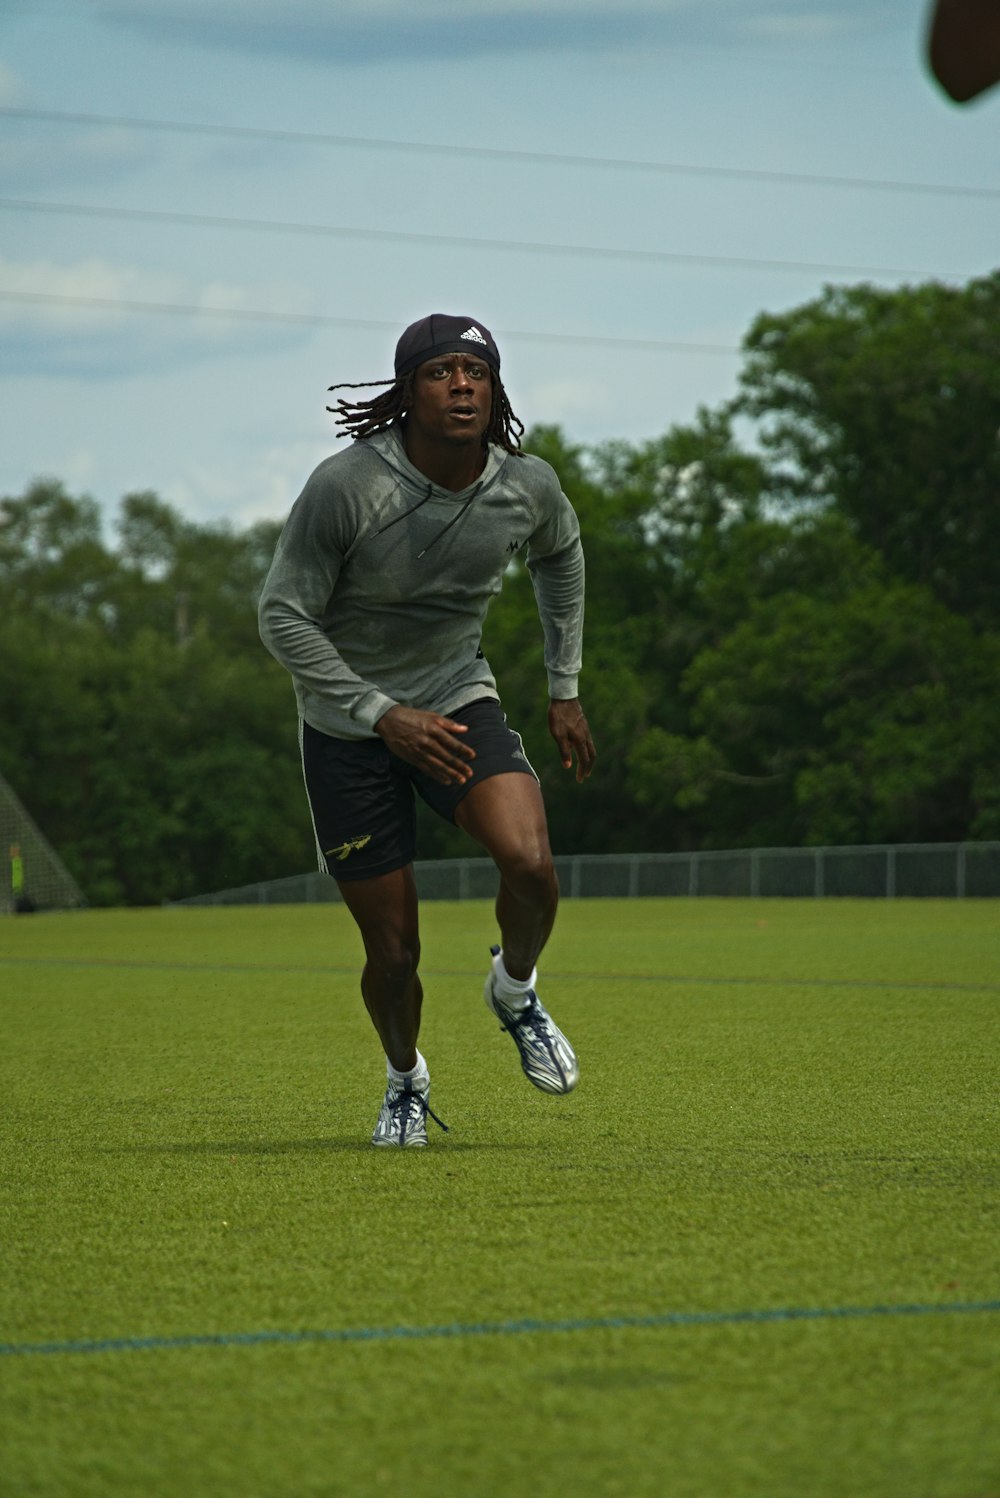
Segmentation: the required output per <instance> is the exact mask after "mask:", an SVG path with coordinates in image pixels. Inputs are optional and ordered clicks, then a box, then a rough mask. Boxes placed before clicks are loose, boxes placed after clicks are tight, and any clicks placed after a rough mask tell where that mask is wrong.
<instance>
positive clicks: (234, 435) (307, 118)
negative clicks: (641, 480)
mask: <svg viewBox="0 0 1000 1498" xmlns="http://www.w3.org/2000/svg"><path fill="white" fill-rule="evenodd" d="M924 26H925V9H924V5H923V4H921V3H914V0H621V3H614V0H491V3H490V4H489V5H486V4H484V3H483V0H462V3H460V0H213V3H212V4H210V5H206V4H205V0H197V3H195V0H0V494H19V493H21V492H23V490H24V488H25V487H26V485H27V484H28V483H29V482H31V480H33V479H34V478H37V477H40V476H53V477H56V478H59V479H61V480H63V481H64V482H65V483H66V485H67V486H68V487H69V489H70V490H71V492H73V493H76V494H81V493H89V494H92V495H93V496H94V497H95V498H96V499H98V500H99V501H100V502H101V503H102V505H103V506H105V507H106V512H107V514H108V515H109V516H111V515H113V514H114V512H115V511H116V510H117V506H118V501H119V500H120V498H121V496H122V495H124V494H126V493H128V492H131V491H134V490H143V489H152V490H155V491H156V492H157V493H158V494H159V495H160V496H161V497H162V498H164V499H166V500H168V501H170V502H171V503H172V504H174V505H175V506H177V507H178V508H179V509H180V510H182V511H183V512H184V513H185V514H187V515H189V516H191V517H192V518H196V519H198V520H200V521H216V520H229V521H231V522H232V523H233V524H234V525H236V526H242V525H244V524H246V523H248V522H250V521H252V520H254V519H257V518H265V517H266V518H281V517H282V516H283V515H284V514H285V512H286V511H287V509H288V507H289V505H290V503H291V501H292V500H293V499H294V497H295V495H296V494H297V493H298V491H299V489H300V488H301V485H302V483H303V481H304V479H305V477H306V475H307V474H308V472H309V471H310V469H311V468H312V467H313V466H314V464H315V463H316V462H317V461H319V459H320V458H322V457H323V456H325V455H326V453H328V452H329V451H331V450H333V449H334V447H335V446H336V438H335V435H334V432H333V430H332V424H331V418H330V417H328V416H327V415H326V413H325V410H324V407H325V403H326V399H327V397H326V389H327V386H328V385H330V384H332V383H334V382H335V381H346V380H357V381H362V380H376V379H379V378H382V377H384V376H386V375H388V374H389V373H390V371H391V365H392V351H393V348H394V345H395V340H396V337H397V336H398V333H399V332H400V331H401V329H402V327H403V326H405V324H406V323H408V322H410V321H412V320H413V319H414V318H415V317H418V316H421V315H422V314H424V313H425V312H428V311H444V312H455V313H458V314H461V315H464V314H466V313H468V314H469V315H470V316H474V317H476V318H478V319H481V320H482V321H484V322H485V323H486V324H487V325H488V326H489V327H490V328H491V329H492V330H493V332H494V333H495V335H496V336H497V338H498V341H499V342H500V345H501V352H502V354H503V359H504V375H505V382H506V384H507V388H508V391H509V393H510V396H511V400H512V403H513V405H514V409H515V410H516V411H517V412H518V414H519V415H520V416H521V417H522V418H523V419H524V420H525V421H526V422H527V423H528V424H529V425H530V424H531V423H533V422H557V423H559V424H561V425H562V427H563V428H564V430H565V431H566V432H567V433H568V434H569V436H570V437H571V438H572V439H573V440H575V441H578V442H581V443H590V442H596V441H603V440H605V439H609V438H615V437H623V438H628V439H630V440H640V439H643V438H646V437H652V436H655V435H657V434H658V433H660V432H663V431H665V430H666V429H667V427H668V426H670V425H671V424H672V423H674V422H683V421H687V420H690V419H691V417H692V416H693V415H694V413H695V411H696V409H697V407H698V406H699V405H700V404H707V405H714V404H717V403H718V402H720V401H722V400H724V399H726V398H727V397H728V396H729V395H730V394H732V393H733V391H734V389H735V380H736V375H737V371H738V368H739V358H738V348H739V344H740V340H741V339H742V337H743V335H744V333H745V332H746V330H747V328H748V326H749V324H750V322H751V321H752V319H753V318H754V316H755V315H756V314H757V313H758V312H760V311H762V310H768V311H779V310H783V309H787V308H790V307H794V306H796V305H798V304H800V303H802V302H804V301H807V300H808V299H810V298H811V297H814V296H816V295H817V294H818V293H819V292H820V290H821V288H822V286H823V285H824V283H830V282H845V281H860V280H871V281H874V282H877V283H878V284H881V285H885V286H898V285H902V284H904V283H906V282H912V281H917V280H924V279H929V278H932V277H934V278H938V279H943V280H954V281H957V282H961V281H964V280H966V279H967V278H969V277H970V276H974V275H979V274H983V273H985V272H987V271H990V270H992V269H994V268H995V267H996V265H997V264H998V263H1000V90H998V91H996V92H995V93H994V94H992V95H988V96H987V97H986V98H985V99H984V100H982V101H980V102H978V103H976V104H974V105H972V106H967V107H965V108H961V109H960V108H957V107H956V106H954V105H952V104H950V103H948V102H947V101H946V100H945V99H944V97H943V96H942V95H941V93H940V92H939V91H938V90H937V89H936V87H935V86H934V85H932V83H931V82H930V80H929V78H928V76H927V72H926V69H925V66H924V63H923V60H922V39H923V32H924Z"/></svg>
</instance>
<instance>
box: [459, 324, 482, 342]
mask: <svg viewBox="0 0 1000 1498" xmlns="http://www.w3.org/2000/svg"><path fill="white" fill-rule="evenodd" d="M462 337H463V339H465V338H467V339H468V340H469V342H470V343H482V344H485V343H486V339H485V338H484V337H483V335H482V333H480V331H479V329H478V328H477V327H476V326H475V324H473V325H472V327H471V328H466V330H465V332H464V333H463V334H462Z"/></svg>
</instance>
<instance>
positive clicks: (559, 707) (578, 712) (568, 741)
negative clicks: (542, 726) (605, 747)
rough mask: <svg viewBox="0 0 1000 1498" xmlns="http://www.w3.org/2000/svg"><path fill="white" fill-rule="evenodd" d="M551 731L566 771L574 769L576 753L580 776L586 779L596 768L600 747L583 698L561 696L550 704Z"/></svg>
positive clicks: (577, 772) (577, 771)
mask: <svg viewBox="0 0 1000 1498" xmlns="http://www.w3.org/2000/svg"><path fill="white" fill-rule="evenodd" d="M549 733H551V735H552V737H553V738H554V739H555V741H556V746H557V747H558V749H559V757H560V758H561V760H562V763H563V769H564V770H571V769H572V768H573V755H574V753H575V754H576V778H577V780H578V781H580V780H586V779H587V777H588V776H589V775H590V772H591V770H592V769H593V768H594V761H595V760H596V758H597V750H596V749H595V748H594V741H593V739H592V738H591V737H590V728H589V727H588V725H587V719H586V716H585V714H584V711H583V708H582V707H581V706H580V699H579V697H570V698H561V699H557V700H555V701H553V702H550V703H549Z"/></svg>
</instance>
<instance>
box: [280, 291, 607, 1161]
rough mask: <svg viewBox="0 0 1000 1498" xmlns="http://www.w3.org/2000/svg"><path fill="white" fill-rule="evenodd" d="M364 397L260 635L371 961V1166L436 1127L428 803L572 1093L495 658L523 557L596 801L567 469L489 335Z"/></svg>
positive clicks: (540, 840)
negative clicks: (427, 936) (375, 1063)
mask: <svg viewBox="0 0 1000 1498" xmlns="http://www.w3.org/2000/svg"><path fill="white" fill-rule="evenodd" d="M371 383H372V384H377V385H380V386H382V387H386V386H388V387H389V388H388V389H386V388H383V389H382V391H381V393H380V394H378V395H376V396H374V397H372V398H371V399H367V400H347V399H345V398H344V397H340V398H339V399H338V400H337V404H336V406H335V407H333V406H331V407H328V408H327V409H328V410H331V411H336V412H337V413H338V417H337V424H338V425H339V426H340V427H342V428H343V432H342V434H341V435H346V436H350V437H352V438H353V439H354V440H353V441H352V443H351V446H350V447H349V448H347V449H346V450H343V451H341V452H338V453H336V454H335V455H334V456H332V457H330V458H327V459H326V460H325V461H324V462H323V463H321V464H320V465H319V467H318V468H317V469H316V470H315V472H314V473H313V474H312V475H311V477H310V478H309V480H308V481H307V483H306V486H305V488H304V490H303V492H302V494H301V495H300V497H299V499H298V500H297V502H296V504H295V506H294V507H293V509H292V511H291V514H290V515H289V518H288V521H287V523H286V525H285V528H284V530H283V532H282V535H281V538H280V540H279V542H278V547H277V550H276V552H275V557H274V561H273V563H272V566H271V570H270V572H269V574H268V578H267V581H266V583H265V585H264V591H263V594H262V596H261V600H260V630H261V637H262V639H263V641H264V643H265V645H266V646H267V648H268V649H269V650H270V651H271V653H272V654H273V655H274V656H275V657H276V658H277V660H279V661H280V662H281V664H282V665H283V666H284V667H285V668H286V669H287V670H288V671H289V672H290V674H291V676H292V679H293V682H294V685H295V693H296V699H297V703H298V710H299V720H300V742H301V748H302V763H303V770H304V775H305V782H306V790H307V795H308V800H309V806H310V810H311V813H312V819H313V826H314V829H315V832H316V840H317V848H318V851H319V859H320V868H321V869H322V870H324V871H325V872H326V873H328V874H330V875H332V877H333V878H334V879H335V880H336V881H337V885H338V888H339V890H340V893H341V896H342V897H343V900H344V902H345V904H346V905H347V907H348V909H349V910H350V912H351V915H352V916H353V917H354V920H355V921H356V923H357V925H358V928H359V930H360V932H361V937H362V941H363V943H364V949H365V964H364V969H363V972H362V974H361V993H362V996H363V998H364V1002H365V1005H366V1007H367V1010H368V1013H369V1015H370V1017H371V1020H372V1024H373V1025H374V1027H375V1030H376V1032H377V1034H378V1037H379V1040H380V1041H381V1043H382V1048H383V1050H384V1052H385V1057H386V1072H387V1081H386V1090H385V1098H384V1101H383V1103H382V1107H381V1110H380V1112H379V1116H378V1122H377V1124H376V1127H375V1132H374V1135H373V1136H372V1143H373V1144H376V1145H380V1146H402V1147H404V1148H405V1147H409V1146H419V1145H424V1144H426V1143H427V1116H428V1114H430V1116H431V1117H432V1118H433V1119H434V1120H435V1121H436V1122H437V1123H440V1122H441V1121H440V1119H438V1118H437V1115H436V1114H435V1113H434V1112H433V1110H432V1109H431V1107H430V1072H429V1070H428V1066H427V1062H426V1061H425V1059H424V1057H423V1056H422V1055H421V1054H420V1051H419V1050H418V1048H417V1039H418V1035H419V1030H420V1013H421V1004H422V1000H423V988H422V986H421V982H420V977H419V971H418V968H419V962H420V933H419V913H418V905H417V893H416V885H415V882H414V876H413V859H414V856H415V851H416V831H415V802H414V792H416V794H417V795H419V796H421V797H422V798H423V800H424V801H425V802H427V804H428V805H429V806H431V807H432V808H433V809H434V810H435V811H436V812H438V813H439V814H440V815H441V816H443V817H446V818H447V819H448V820H449V821H451V822H453V823H455V824H456V825H457V826H459V827H461V828H462V829H463V830H464V831H465V832H467V833H468V834H469V836H470V837H472V838H473V839H474V840H475V841H476V842H477V843H479V844H481V846H482V847H483V848H485V849H486V851H487V852H488V853H489V855H490V857H491V858H492V859H493V861H494V862H495V864H496V866H497V869H498V871H499V890H498V894H497V900H496V918H497V925H498V927H499V932H500V944H499V945H498V946H493V947H492V948H491V952H492V959H493V960H492V963H491V965H490V969H489V972H488V974H487V978H486V985H485V991H484V997H485V1000H486V1005H487V1007H488V1008H489V1009H490V1010H491V1011H492V1013H493V1014H494V1015H495V1016H496V1018H497V1019H498V1020H499V1022H500V1026H501V1028H502V1029H503V1030H506V1031H507V1032H508V1034H509V1035H510V1036H511V1037H512V1038H513V1040H514V1043H515V1045H516V1046H517V1049H518V1051H519V1053H520V1058H521V1066H522V1069H523V1071H524V1073H525V1075H526V1076H527V1077H528V1079H529V1081H531V1082H533V1083H534V1085H535V1086H536V1087H538V1088H540V1089H541V1090H542V1091H543V1092H547V1093H554V1094H563V1093H567V1092H570V1091H571V1090H572V1089H573V1088H574V1087H575V1086H576V1083H577V1078H578V1074H579V1069H578V1065H577V1059H576V1056H575V1054H574V1051H573V1048H572V1046H571V1045H570V1044H569V1041H568V1040H567V1039H566V1037H565V1035H563V1033H562V1032H561V1030H559V1029H558V1027H557V1026H556V1025H555V1024H554V1023H553V1021H552V1019H551V1017H550V1016H549V1014H548V1013H547V1011H546V1010H545V1008H544V1007H543V1005H542V1003H541V1001H540V1000H539V998H538V995H537V993H536V991H535V985H536V982H537V976H536V963H537V960H538V957H539V955H540V953H541V951H542V948H543V947H544V946H545V943H546V941H547V939H548V937H549V933H550V932H551V930H552V926H553V922H554V920H555V915H556V907H557V905H558V901H559V885H558V880H557V878H556V873H555V869H554V866H553V861H552V852H551V849H550V846H549V836H548V827H547V822H546V816H545V807H544V804H543V801H542V795H541V791H540V788H539V784H538V779H537V776H536V775H535V772H534V770H533V769H532V768H531V765H530V764H529V763H528V760H527V758H526V757H525V753H524V749H523V746H522V743H521V739H520V737H519V735H518V734H517V733H515V732H514V730H513V729H512V728H510V727H509V726H508V724H507V720H506V717H505V716H504V713H503V711H502V709H501V706H500V700H499V695H498V692H497V687H496V682H495V681H494V678H493V675H492V673H491V671H490V668H489V665H488V663H487V661H486V659H485V658H484V656H483V651H482V648H481V644H480V640H481V635H482V628H483V621H484V619H485V617H486V611H487V608H488V607H489V603H490V600H491V598H492V597H493V596H494V595H495V594H496V593H498V592H499V591H500V587H501V584H502V581H503V575H504V572H505V570H506V568H507V567H508V565H509V564H510V561H511V559H512V557H514V556H515V555H520V556H523V557H525V559H526V561H527V566H528V570H529V572H530V574H531V579H532V583H533V586H534V590H535V596H536V600H537V604H538V611H539V616H540V620H541V627H542V631H543V636H544V644H545V667H546V673H547V676H548V689H549V712H548V722H549V730H550V732H551V734H552V737H553V738H554V740H555V743H556V747H557V750H558V753H559V756H560V759H561V761H562V764H563V766H564V767H565V768H566V769H572V768H573V766H574V763H575V767H576V779H577V781H583V780H585V779H586V778H587V777H588V776H589V775H590V773H591V771H592V769H593V767H594V760H595V750H594V744H593V740H592V738H591V734H590V729H589V727H588V725H587V719H586V717H585V715H584V712H583V708H582V707H581V705H580V701H579V697H578V695H577V677H578V673H579V671H580V664H581V638H582V630H583V582H584V567H583V551H582V548H581V544H580V528H579V525H578V523H577V518H576V515H575V514H574V512H573V509H572V507H571V505H570V503H569V501H568V500H567V498H566V496H565V495H564V494H563V493H562V490H561V488H560V485H559V480H558V478H557V477H556V474H555V472H554V470H553V469H552V468H551V467H550V466H549V465H548V464H547V463H545V462H543V461H542V460H541V459H540V458H536V457H533V456H531V455H529V454H526V453H522V452H521V450H520V437H521V434H522V433H523V431H524V427H523V424H522V423H521V422H520V421H519V420H518V418H517V417H516V416H515V415H514V413H513V411H512V410H511V407H510V403H509V401H508V399H507V394H506V392H505V390H504V387H503V385H502V383H501V381H500V354H499V351H498V349H497V345H496V343H495V341H494V339H493V337H492V335H491V334H490V333H489V331H488V330H487V329H486V328H485V327H484V326H483V324H482V323H480V322H478V321H476V320H475V319H474V318H470V317H452V316H448V315H446V314H444V313H433V314H432V315H431V316H429V317H424V318H421V319H420V320H419V321H418V322H415V323H413V324H412V325H411V326H410V327H408V328H407V329H406V330H405V332H404V333H403V335H402V337H401V338H400V340H399V342H398V344H397V346H396V357H395V377H394V379H392V380H391V381H390V380H381V381H374V382H371ZM330 388H331V390H341V389H345V388H346V389H351V390H356V389H359V388H362V387H359V386H356V385H352V386H342V385H337V386H331V387H330ZM441 1127H442V1128H443V1127H445V1125H443V1124H442V1125H441Z"/></svg>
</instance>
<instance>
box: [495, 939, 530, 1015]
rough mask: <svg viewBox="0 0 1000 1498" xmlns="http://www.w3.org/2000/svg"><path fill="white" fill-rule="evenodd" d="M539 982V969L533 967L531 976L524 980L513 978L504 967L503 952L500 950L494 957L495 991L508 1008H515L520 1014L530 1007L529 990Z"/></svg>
mask: <svg viewBox="0 0 1000 1498" xmlns="http://www.w3.org/2000/svg"><path fill="white" fill-rule="evenodd" d="M537 982H538V969H537V968H534V967H533V968H532V969H531V974H530V976H529V977H527V978H525V979H524V981H523V982H522V980H521V979H520V978H512V977H511V976H510V973H508V971H507V969H506V968H505V967H504V962H503V953H502V952H498V953H497V955H496V957H494V959H493V992H494V993H495V994H496V996H497V998H498V999H502V1000H503V1002H504V1003H505V1004H506V1006H507V1008H508V1009H513V1010H514V1012H515V1013H517V1014H520V1012H521V1011H522V1010H523V1009H527V1007H528V990H529V989H531V988H534V986H535V984H536V983H537Z"/></svg>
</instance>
